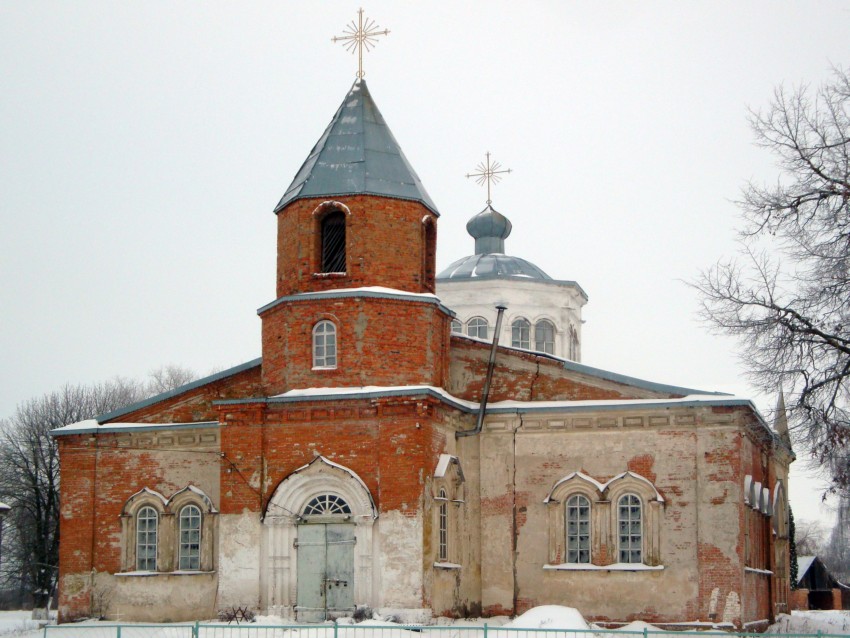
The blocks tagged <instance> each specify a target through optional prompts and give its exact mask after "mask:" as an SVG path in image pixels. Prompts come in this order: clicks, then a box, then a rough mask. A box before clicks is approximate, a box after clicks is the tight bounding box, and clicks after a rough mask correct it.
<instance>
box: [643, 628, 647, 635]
mask: <svg viewBox="0 0 850 638" xmlns="http://www.w3.org/2000/svg"><path fill="white" fill-rule="evenodd" d="M646 635H647V631H646V627H644V628H643V638H646Z"/></svg>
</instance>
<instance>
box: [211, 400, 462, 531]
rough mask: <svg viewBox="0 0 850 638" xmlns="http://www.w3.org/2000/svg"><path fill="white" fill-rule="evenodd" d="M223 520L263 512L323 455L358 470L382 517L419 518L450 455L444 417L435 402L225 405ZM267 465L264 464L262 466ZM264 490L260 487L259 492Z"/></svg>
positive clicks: (222, 485) (359, 401)
mask: <svg viewBox="0 0 850 638" xmlns="http://www.w3.org/2000/svg"><path fill="white" fill-rule="evenodd" d="M222 411H223V414H222V418H223V420H224V425H223V427H222V453H223V455H224V462H223V463H222V474H221V492H222V504H221V511H222V513H223V514H233V513H241V512H242V511H245V510H248V511H257V512H261V511H263V510H264V509H265V507H266V505H267V503H268V501H269V499H270V498H271V496H272V495H273V493H274V491H275V489H276V488H277V486H278V485H279V484H280V482H281V481H283V480H284V479H285V478H286V477H287V476H289V475H290V474H291V473H292V472H293V471H294V470H296V469H298V468H299V467H301V466H303V465H306V464H307V463H309V462H311V461H312V460H314V459H315V458H316V456H318V455H322V456H325V457H326V458H328V459H329V460H332V461H334V462H336V463H339V464H341V465H344V466H346V467H348V468H350V469H351V470H352V471H354V472H356V473H357V474H358V475H359V476H360V478H361V479H363V481H364V482H365V483H366V486H367V487H368V488H369V491H370V492H371V493H372V497H373V499H374V501H375V505H376V507H378V509H379V510H380V511H390V510H400V511H402V512H404V513H406V514H410V515H415V514H416V513H417V512H418V511H419V509H420V508H421V502H422V498H423V489H424V485H425V477H427V476H430V475H431V474H433V471H434V468H435V467H436V465H437V460H438V457H439V455H440V454H441V453H443V452H444V451H445V446H446V440H445V436H444V435H443V434H442V433H441V432H440V428H439V424H440V423H442V422H443V420H444V418H445V415H444V413H443V408H442V407H441V405H440V404H439V403H438V402H436V401H434V400H433V399H430V398H415V399H414V398H404V397H394V398H387V399H379V400H371V401H370V400H349V401H335V402H333V403H331V402H309V401H305V402H299V403H297V404H283V405H277V406H275V405H273V404H272V405H270V406H269V408H268V409H267V410H265V411H264V410H262V409H261V408H260V407H259V406H247V407H243V406H222ZM262 459H265V464H263V462H262ZM261 485H262V486H263V487H262V489H261V488H260V486H261Z"/></svg>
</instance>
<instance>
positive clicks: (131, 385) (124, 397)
mask: <svg viewBox="0 0 850 638" xmlns="http://www.w3.org/2000/svg"><path fill="white" fill-rule="evenodd" d="M141 397H142V391H141V387H140V384H139V383H137V382H133V381H128V380H126V379H115V380H114V381H110V382H108V383H102V384H99V385H95V386H82V385H77V386H72V385H66V386H65V387H64V388H62V389H61V390H59V391H57V392H52V393H50V394H46V395H44V396H42V397H39V398H37V399H31V400H29V401H27V402H25V403H23V404H21V405H19V406H18V408H17V410H16V411H15V413H14V414H13V415H12V416H11V417H10V418H9V419H5V420H2V421H0V499H2V500H3V501H4V502H6V503H8V504H9V505H10V506H11V508H12V509H11V510H10V513H9V518H8V523H9V526H10V528H11V530H10V531H11V533H10V537H11V538H10V542H9V543H8V544H7V546H6V551H7V556H5V560H6V561H7V562H5V563H4V573H3V574H2V576H4V580H6V581H8V580H9V579H10V578H11V579H19V581H20V582H19V587H20V588H26V589H28V590H29V592H30V594H31V596H32V601H33V604H34V606H35V607H37V608H44V607H46V606H47V604H48V601H49V599H50V596H51V595H52V593H53V591H54V589H55V586H56V576H57V564H58V557H59V456H58V450H57V446H56V443H55V441H54V439H53V437H51V436H50V430H52V429H54V428H58V427H61V426H63V425H67V424H69V423H75V422H77V421H82V420H84V419H88V418H91V417H93V416H95V415H97V414H100V413H102V412H107V411H109V410H113V409H115V408H118V407H120V406H122V405H127V404H128V403H131V402H133V401H137V400H139V399H140V398H141Z"/></svg>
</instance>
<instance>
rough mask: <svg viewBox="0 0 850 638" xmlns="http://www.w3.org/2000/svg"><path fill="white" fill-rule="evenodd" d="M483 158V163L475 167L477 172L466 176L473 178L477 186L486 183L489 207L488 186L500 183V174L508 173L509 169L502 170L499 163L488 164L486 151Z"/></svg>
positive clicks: (488, 152) (488, 157) (488, 153)
mask: <svg viewBox="0 0 850 638" xmlns="http://www.w3.org/2000/svg"><path fill="white" fill-rule="evenodd" d="M485 156H486V159H485V161H483V162H479V163H478V166H476V167H475V168H476V169H477V172H475V173H467V174H466V176H467V177H474V178H475V181H476V182H477V183H478V184H483V183H484V182H487V205H488V206H489V205H490V204H491V201H492V200H491V199H490V185H491V184H498V183H499V182H500V181H502V177H501V176H502V174H504V173H510V172H511V169H509V168H502V165H501V164H500V163H499V162H490V151H487V153H486V154H485ZM500 169H501V170H500Z"/></svg>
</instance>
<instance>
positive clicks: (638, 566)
mask: <svg viewBox="0 0 850 638" xmlns="http://www.w3.org/2000/svg"><path fill="white" fill-rule="evenodd" d="M543 569H548V570H552V571H565V572H570V571H575V572H657V571H661V570H662V569H664V565H644V564H643V563H612V564H611V565H592V564H590V563H561V564H559V565H543Z"/></svg>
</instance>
